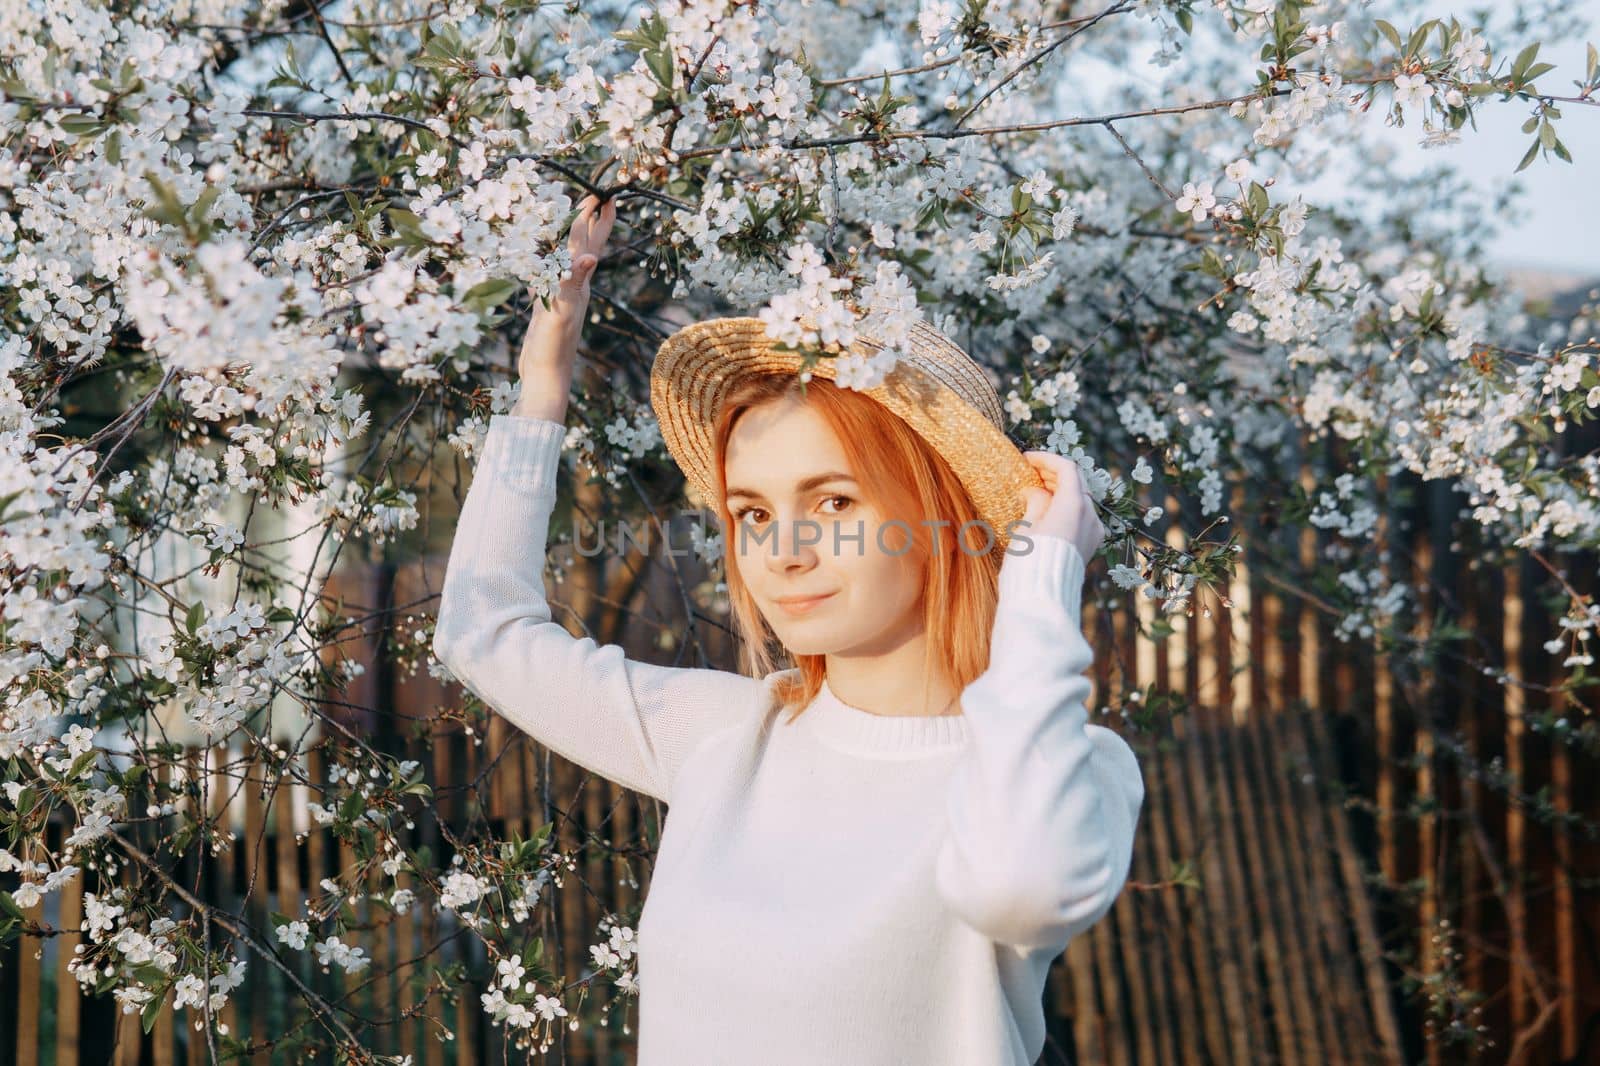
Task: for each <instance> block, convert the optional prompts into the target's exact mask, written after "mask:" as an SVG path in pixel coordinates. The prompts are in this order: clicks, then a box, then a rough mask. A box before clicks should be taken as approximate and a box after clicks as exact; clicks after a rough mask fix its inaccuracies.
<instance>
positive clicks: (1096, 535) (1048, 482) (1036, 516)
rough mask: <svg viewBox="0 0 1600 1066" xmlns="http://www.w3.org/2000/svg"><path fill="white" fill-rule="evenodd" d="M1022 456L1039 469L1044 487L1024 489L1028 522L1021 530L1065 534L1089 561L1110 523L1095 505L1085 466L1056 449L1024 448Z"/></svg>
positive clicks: (1086, 560)
mask: <svg viewBox="0 0 1600 1066" xmlns="http://www.w3.org/2000/svg"><path fill="white" fill-rule="evenodd" d="M1022 457H1023V458H1024V459H1026V460H1028V463H1029V465H1031V466H1032V467H1033V468H1034V469H1035V470H1037V471H1038V472H1039V478H1040V480H1042V481H1043V482H1044V488H1042V489H1037V488H1034V489H1024V490H1023V492H1022V495H1023V499H1024V500H1025V501H1026V503H1027V509H1026V511H1025V512H1024V513H1023V516H1022V517H1023V521H1024V522H1026V523H1027V525H1024V526H1019V527H1018V532H1021V533H1024V534H1027V535H1028V536H1033V535H1035V534H1045V535H1048V536H1055V537H1062V538H1064V539H1065V540H1068V541H1070V542H1071V543H1072V545H1073V546H1074V547H1075V548H1077V549H1078V554H1079V555H1082V556H1083V560H1084V562H1085V563H1087V562H1088V561H1089V560H1090V559H1092V558H1093V557H1094V553H1095V552H1096V551H1098V550H1099V549H1100V545H1101V544H1103V543H1105V539H1106V527H1105V526H1103V525H1102V524H1101V523H1100V515H1099V514H1098V513H1096V511H1095V509H1094V498H1093V497H1092V496H1091V495H1090V493H1089V486H1088V485H1087V484H1086V483H1085V482H1084V480H1083V471H1082V469H1080V468H1079V466H1078V464H1077V463H1075V462H1073V461H1072V460H1071V459H1066V458H1063V457H1062V456H1059V455H1057V454H1055V453H1054V452H1044V451H1034V452H1023V453H1022Z"/></svg>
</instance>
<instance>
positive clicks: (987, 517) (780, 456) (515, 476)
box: [434, 197, 1144, 1066]
mask: <svg viewBox="0 0 1600 1066" xmlns="http://www.w3.org/2000/svg"><path fill="white" fill-rule="evenodd" d="M614 203H615V202H614V201H609V202H607V203H606V204H605V205H603V206H600V205H598V204H597V202H596V200H595V198H594V197H589V198H588V199H586V200H585V201H584V202H583V204H582V205H581V209H580V211H579V215H578V217H577V220H576V221H575V223H574V225H573V230H572V236H571V249H572V253H573V256H572V261H573V264H574V265H573V271H572V277H571V278H570V279H568V280H567V281H565V282H564V283H563V285H562V288H561V291H560V294H559V295H558V297H557V298H556V299H555V300H554V301H553V303H552V305H551V306H550V308H549V309H548V310H543V311H541V312H540V313H539V314H538V315H537V316H536V317H535V320H534V322H533V324H532V325H531V326H530V330H529V335H528V339H527V342H526V343H525V345H524V347H523V351H522V356H521V366H520V372H521V375H522V391H521V395H520V397H519V399H518V402H517V405H516V407H515V408H514V409H513V411H512V412H511V413H510V414H508V415H495V416H493V417H492V419H491V423H490V429H489V433H488V437H487V439H486V441H485V444H484V447H483V450H482V454H481V457H480V458H479V459H478V462H477V470H476V472H475V476H474V479H473V483H472V487H471V489H470V491H469V492H468V494H467V498H466V501H465V504H464V506H463V509H462V512H461V516H460V520H459V524H458V527H457V532H456V536H455V542H454V545H453V546H452V549H451V554H450V560H449V564H448V567H447V571H446V577H445V584H444V591H443V598H442V602H441V604H440V609H439V620H438V626H437V630H436V635H435V638H434V649H435V651H436V653H437V655H438V657H439V659H440V661H441V662H443V663H444V664H445V666H446V667H447V668H448V669H449V670H450V672H451V673H452V674H453V675H455V677H457V678H458V679H460V681H461V682H462V683H463V684H464V685H466V686H467V687H468V688H469V689H471V690H472V691H473V692H475V693H476V694H477V695H478V696H479V697H480V698H482V699H483V700H484V701H485V702H486V703H487V704H489V705H490V706H492V707H493V708H495V710H497V711H498V712H499V713H500V714H502V715H504V716H505V717H506V718H507V719H508V720H510V721H511V722H512V723H513V724H515V725H516V726H517V727H518V728H520V729H522V730H524V731H526V732H527V733H529V734H530V735H532V736H533V737H535V738H536V739H537V740H539V741H540V742H542V743H543V744H545V745H546V746H548V747H549V748H551V749H552V750H554V751H556V752H558V753H560V754H562V755H564V756H566V757H567V758H569V759H571V760H573V761H574V762H577V763H579V764H581V765H583V766H585V767H588V768H589V769H591V770H593V771H594V772H596V773H599V774H601V775H603V776H605V777H607V778H610V779H612V780H614V781H617V782H620V783H621V784H623V785H626V786H628V787H629V788H633V789H636V790H638V791H640V792H644V793H647V794H649V795H651V796H655V797H657V798H659V799H661V800H664V801H666V802H668V803H669V804H670V808H671V809H670V814H669V816H668V818H667V820H666V823H665V826H664V829H663V833H662V839H661V845H660V850H659V854H658V856H657V860H656V865H655V868H654V873H653V876H652V880H651V885H650V888H649V892H648V896H647V899H646V903H645V907H644V911H643V913H642V916H641V918H640V923H639V929H638V934H637V935H638V959H639V983H640V993H639V994H640V1003H639V1012H640V1016H639V1038H638V1039H639V1058H638V1061H639V1062H640V1063H641V1064H642V1066H676V1064H689V1063H693V1064H696V1066H701V1064H720V1063H728V1064H738V1066H751V1064H774V1066H788V1064H794V1066H800V1064H804V1066H816V1064H823V1063H826V1064H861V1066H867V1064H874V1066H876V1064H885V1066H887V1064H891V1063H894V1064H900V1063H914V1064H919V1066H929V1064H942V1063H948V1064H951V1066H956V1064H959V1066H986V1064H1025V1063H1032V1062H1033V1061H1035V1059H1036V1058H1037V1057H1038V1055H1039V1053H1040V1051H1041V1049H1042V1047H1043V1045H1044V1038H1045V1030H1044V1014H1043V1009H1042V1004H1041V998H1042V992H1043V988H1044V981H1045V974H1046V972H1047V970H1048V969H1049V966H1050V963H1051V961H1052V960H1053V959H1054V958H1055V957H1056V956H1058V955H1059V954H1061V952H1062V950H1063V948H1064V947H1065V945H1066V943H1067V941H1068V940H1069V939H1071V938H1072V937H1073V936H1075V935H1076V934H1077V933H1079V932H1081V931H1082V930H1084V929H1086V928H1088V927H1089V926H1091V925H1093V924H1094V923H1095V922H1096V921H1098V920H1099V919H1100V918H1101V917H1102V916H1103V915H1104V914H1105V913H1106V911H1107V910H1109V909H1110V907H1111V905H1112V902H1113V901H1114V900H1115V899H1116V897H1117V895H1118V894H1119V892H1120V891H1121V889H1122V887H1123V884H1124V883H1125V881H1126V878H1127V874H1128V868H1129V863H1130V859H1131V855H1132V844H1133V832H1134V826H1135V824H1136V823H1137V820H1138V815H1139V809H1140V807H1141V805H1142V802H1143V798H1144V784H1143V780H1142V777H1141V775H1140V771H1139V766H1138V762H1137V760H1136V758H1135V757H1134V754H1133V752H1132V750H1131V749H1130V748H1129V747H1128V745H1127V743H1126V742H1124V741H1123V740H1122V739H1121V738H1120V737H1119V736H1118V735H1117V734H1115V733H1114V732H1112V731H1111V730H1109V729H1106V728H1104V727H1102V726H1097V725H1091V724H1089V723H1088V722H1087V709H1086V706H1085V700H1086V698H1087V696H1088V693H1089V680H1088V678H1087V677H1085V676H1084V674H1083V671H1084V670H1085V668H1087V667H1088V666H1089V664H1090V662H1091V659H1092V653H1091V650H1090V647H1089V645H1088V643H1087V641H1086V640H1085V639H1084V637H1083V633H1082V631H1081V628H1080V621H1079V608H1080V601H1081V594H1082V586H1083V574H1084V566H1085V560H1086V559H1087V558H1089V557H1090V556H1091V555H1093V553H1094V551H1095V549H1096V548H1097V547H1098V546H1099V544H1100V543H1101V541H1102V539H1103V537H1104V530H1103V528H1102V527H1101V525H1100V523H1099V520H1098V519H1097V518H1096V516H1095V512H1094V508H1093V501H1092V499H1091V498H1090V497H1089V494H1088V491H1087V490H1086V488H1085V486H1084V482H1083V480H1082V478H1081V476H1080V474H1079V472H1078V467H1077V465H1076V464H1075V463H1072V462H1070V461H1068V460H1065V459H1062V458H1061V457H1059V456H1054V455H1050V454H1047V453H1043V452H1030V453H1028V454H1027V455H1026V456H1023V455H1022V454H1021V453H1019V452H1018V451H1017V449H1016V448H1015V447H1014V446H1013V445H1011V444H1010V443H1009V442H1008V441H1007V440H1006V438H1005V437H1004V434H1003V432H1002V429H1001V418H1000V406H999V402H998V399H997V397H996V396H995V394H994V390H993V388H992V387H991V386H990V385H989V383H988V381H987V379H985V378H984V377H983V375H982V373H981V371H979V370H978V368H977V366H976V364H974V363H972V361H971V360H970V359H969V358H967V357H966V356H965V353H962V352H961V351H960V350H959V349H958V348H956V347H955V346H954V345H953V344H951V343H950V342H949V341H948V340H946V339H945V338H943V337H942V336H940V335H939V334H937V333H936V332H935V331H932V330H923V331H920V332H918V333H917V334H916V338H917V345H918V352H917V357H916V358H915V359H913V360H909V361H907V362H906V364H905V365H904V367H903V368H897V370H896V371H895V372H894V373H892V374H890V375H889V378H888V379H887V381H886V382H885V384H883V385H880V386H878V387H875V388H874V389H871V390H867V391H864V392H863V391H857V390H853V389H848V388H842V387H839V386H837V385H835V384H834V383H833V382H832V381H831V380H829V377H830V376H831V375H832V373H834V369H833V368H834V366H835V365H836V361H834V360H824V361H823V362H822V363H820V364H818V366H817V367H816V368H815V369H814V372H813V375H812V376H811V378H810V381H809V382H808V383H807V385H806V390H805V392H804V394H803V395H802V394H800V392H799V389H798V385H799V380H798V376H797V375H796V374H794V373H793V370H794V367H795V364H796V362H797V360H795V358H794V357H792V356H785V355H783V354H782V353H776V352H773V351H772V350H771V348H770V345H769V342H767V341H766V340H765V338H764V336H763V335H762V334H761V330H760V326H761V324H760V322H759V320H757V319H719V320H714V321H712V322H708V323H697V324H695V325H694V326H691V327H687V328H686V329H685V330H681V331H679V332H678V333H677V334H675V335H674V336H673V338H671V339H669V340H668V342H667V343H666V344H664V345H663V346H662V348H661V351H660V352H659V353H658V355H657V358H656V362H655V366H654V367H653V370H652V389H651V398H652V403H653V405H654V406H655V409H656V413H657V415H658V416H659V418H660V422H661V426H662V432H663V436H664V438H665V440H666V442H667V445H668V448H669V450H670V451H671V453H672V455H673V456H674V458H675V459H676V460H677V461H678V463H679V465H680V466H682V467H683V468H684V471H685V474H686V475H687V476H688V477H689V479H690V481H691V482H692V483H694V484H695V486H696V487H697V489H698V490H699V491H700V493H701V495H702V497H703V498H704V499H705V500H706V501H707V502H708V503H710V504H712V505H714V506H715V507H716V508H717V510H718V513H719V515H720V516H721V519H722V522H723V524H724V530H725V532H726V538H725V543H726V544H727V556H728V567H727V577H728V586H729V593H730V596H731V598H732V601H733V605H734V612H735V622H736V624H737V626H738V629H739V630H740V632H741V635H742V636H743V637H745V639H746V650H745V663H744V665H745V667H746V669H747V672H748V673H749V674H750V676H745V675H743V674H736V673H731V672H727V671H722V670H711V669H676V668H667V667H661V666H655V665H651V664H647V663H642V662H635V661H632V660H629V659H626V658H624V655H623V651H622V649H621V648H620V647H618V646H616V645H597V644H596V643H595V641H594V640H592V639H590V638H587V637H585V638H581V639H580V638H575V637H573V636H572V635H571V634H569V633H568V632H567V631H566V630H565V629H564V628H562V626H560V625H559V624H557V623H556V622H554V621H552V619H551V614H550V608H549V605H548V604H547V602H546V600H545V590H544V583H543V576H542V575H543V565H544V555H545V537H546V533H547V527H548V523H549V518H550V512H551V509H552V506H553V503H554V500H555V495H556V476H557V473H558V471H559V468H560V454H561V447H562V442H563V439H564V437H565V429H564V427H563V421H564V419H565V416H566V406H567V395H568V391H569V388H570V384H571V374H572V367H573V362H574V360H575V358H576V349H577V341H578V335H579V332H580V330H581V327H582V322H583V319H584V315H585V311H586V308H587V304H588V283H589V279H590V277H591V276H592V275H593V272H594V268H595V266H596V264H597V263H598V261H599V257H600V254H601V252H602V250H603V248H604V242H605V239H606V236H607V234H608V233H609V232H610V229H611V225H612V222H613V221H614V220H615V206H614ZM919 368H920V369H919ZM940 523H945V524H943V525H941V524H940ZM958 531H959V532H960V533H961V536H959V537H958V536H957V535H956V534H957V532H958ZM991 538H993V544H992V546H991V544H990V539H991ZM773 639H775V640H776V642H777V643H780V644H782V645H783V647H784V649H785V650H786V651H787V653H788V655H789V656H790V657H791V658H792V660H793V662H794V665H793V666H791V667H789V668H787V669H783V670H771V669H769V667H770V665H771V653H770V650H769V649H768V647H767V644H768V642H769V641H770V640H773Z"/></svg>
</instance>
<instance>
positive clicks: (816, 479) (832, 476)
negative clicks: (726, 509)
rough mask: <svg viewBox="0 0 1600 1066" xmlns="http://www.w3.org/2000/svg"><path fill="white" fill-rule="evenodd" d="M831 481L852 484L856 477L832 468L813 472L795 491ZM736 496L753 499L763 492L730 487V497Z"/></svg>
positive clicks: (806, 489) (804, 490)
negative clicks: (822, 471) (821, 471)
mask: <svg viewBox="0 0 1600 1066" xmlns="http://www.w3.org/2000/svg"><path fill="white" fill-rule="evenodd" d="M830 481H848V482H850V483H851V484H852V485H854V484H855V483H856V479H855V478H853V477H851V476H850V475H849V474H841V473H839V472H838V471H836V470H830V471H828V472H827V473H825V474H813V475H812V476H810V477H808V478H802V479H801V480H800V482H799V484H797V485H795V491H796V492H806V491H808V490H810V489H814V488H816V487H817V486H818V485H826V484H827V483H828V482H830ZM735 496H748V497H749V498H750V499H752V500H759V499H762V495H761V493H759V492H756V491H755V490H754V489H729V490H728V499H730V500H731V499H733V498H734V497H735Z"/></svg>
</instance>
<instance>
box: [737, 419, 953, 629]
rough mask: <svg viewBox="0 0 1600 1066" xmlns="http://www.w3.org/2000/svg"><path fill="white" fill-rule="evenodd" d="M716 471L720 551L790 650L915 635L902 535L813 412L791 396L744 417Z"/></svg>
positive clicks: (912, 589)
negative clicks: (721, 510)
mask: <svg viewBox="0 0 1600 1066" xmlns="http://www.w3.org/2000/svg"><path fill="white" fill-rule="evenodd" d="M724 472H725V473H726V475H727V485H728V510H729V511H730V512H731V513H732V515H733V521H734V525H733V527H732V528H731V529H730V530H729V531H728V535H727V538H726V540H727V543H728V554H729V556H730V557H731V558H733V559H734V560H735V565H737V566H738V568H739V574H740V576H741V577H743V579H744V582H745V585H746V586H747V587H748V588H749V589H750V594H751V595H752V596H754V597H755V601H756V604H757V605H758V606H759V607H760V609H761V613H762V615H763V616H764V617H765V618H766V620H767V623H768V624H769V625H771V626H772V630H773V632H774V633H776V634H777V636H778V639H779V640H781V641H782V642H783V646H784V647H785V648H787V649H788V650H789V652H790V653H791V654H795V655H826V654H834V655H849V654H853V655H870V654H879V653H882V652H885V651H889V650H891V649H893V648H896V647H898V646H900V645H901V644H903V643H904V642H905V641H906V640H908V639H910V638H911V637H913V636H915V635H916V634H917V633H918V632H920V631H921V629H922V617H921V611H920V601H921V596H922V580H923V579H922V573H921V570H922V568H921V567H920V566H919V565H917V564H916V563H915V562H914V561H913V559H912V555H911V552H910V551H909V550H907V549H905V546H906V545H907V543H908V537H907V532H908V531H907V530H906V529H905V527H904V526H900V525H891V526H888V527H884V526H883V522H884V519H883V517H882V516H881V515H880V514H879V513H878V512H877V511H875V510H874V509H873V507H872V505H871V504H869V503H868V502H867V501H866V500H865V499H863V497H862V490H861V486H860V485H858V484H857V483H856V482H855V480H854V474H855V472H854V471H853V470H851V468H850V465H849V464H848V463H847V462H846V460H845V455H844V449H843V448H842V447H841V446H840V444H839V439H838V438H837V437H836V436H835V435H834V433H833V430H832V429H831V428H830V427H829V426H828V424H827V422H826V421H824V420H823V418H822V417H821V416H820V415H818V414H817V413H816V412H815V411H813V410H812V409H811V408H810V407H808V406H806V405H805V404H804V403H802V402H799V401H796V400H783V401H777V402H774V403H768V404H764V405H762V406H760V407H756V408H752V409H751V410H749V411H746V412H745V413H744V415H742V416H741V417H740V419H739V421H738V423H737V424H736V425H735V426H734V430H733V433H732V435H731V437H730V439H729V441H728V453H727V456H726V460H725V466H724ZM880 531H881V534H882V535H881V537H880ZM897 552H898V554H896V553H897ZM814 596H824V597H825V598H823V599H819V600H815V601H813V602H810V603H796V604H786V603H784V602H783V601H785V600H789V599H791V598H794V597H814Z"/></svg>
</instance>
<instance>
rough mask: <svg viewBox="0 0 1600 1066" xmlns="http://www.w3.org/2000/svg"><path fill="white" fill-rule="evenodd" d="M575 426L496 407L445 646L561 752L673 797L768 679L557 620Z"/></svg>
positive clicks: (496, 704)
mask: <svg viewBox="0 0 1600 1066" xmlns="http://www.w3.org/2000/svg"><path fill="white" fill-rule="evenodd" d="M565 437H566V429H565V427H563V426H562V425H561V424H559V423H557V422H552V421H549V420H547V419H540V418H525V417H519V416H516V415H494V416H493V417H492V418H491V419H490V423H489V434H488V437H487V438H486V440H485V442H484V446H483V453H482V455H481V457H480V458H479V459H478V463H477V468H476V470H475V472H474V474H473V479H472V487H471V488H470V489H469V490H468V492H467V497H466V501H465V502H464V504H463V505H462V509H461V516H460V519H459V520H458V522H457V525H456V533H455V539H454V541H453V543H452V544H451V547H450V560H449V563H448V564H447V566H446V569H445V579H444V592H443V595H442V597H441V599H440V603H439V619H438V623H437V626H436V627H435V630H434V637H433V650H434V654H435V655H436V656H437V657H438V659H439V661H440V662H441V663H443V664H444V665H445V668H446V669H448V670H449V671H450V673H451V674H452V675H454V676H455V677H456V678H457V679H458V680H459V681H460V682H461V683H462V684H463V685H465V686H466V687H467V688H468V689H469V690H471V691H472V692H473V693H475V694H476V695H477V696H478V697H479V698H480V699H482V700H483V701H484V702H485V703H487V704H488V705H489V706H490V707H492V708H493V709H494V710H495V711H497V712H499V713H500V714H501V715H503V716H504V717H505V718H506V719H507V720H508V721H510V722H511V723H512V724H513V725H515V726H516V727H517V728H518V729H521V730H522V731H523V732H525V733H527V734H529V735H530V736H532V737H533V738H534V739H536V740H538V741H539V742H540V743H542V744H544V745H545V746H546V747H548V748H550V749H551V750H552V751H555V752H556V753H558V754H560V755H562V756H564V757H566V758H568V759H571V760H572V761H573V762H575V763H578V764H579V765H580V766H584V767H587V768H588V769H590V770H593V771H594V772H595V773H597V774H600V775H601V776H602V777H606V778H609V779H610V780H612V781H616V782H618V783H619V784H622V785H624V786H626V787H628V788H631V789H634V790H636V791H639V792H643V793H646V794H648V795H651V796H655V797H656V798H658V799H661V800H666V801H668V802H670V800H671V792H672V786H673V782H674V781H675V779H676V777H677V770H678V767H679V766H680V765H682V763H683V760H684V758H685V757H686V756H687V755H688V753H689V752H690V751H691V750H692V749H693V748H694V746H695V745H696V744H698V743H699V742H700V740H702V739H704V738H705V737H706V736H708V735H709V734H710V733H712V732H715V731H716V730H718V729H721V728H723V727H725V726H729V725H732V724H734V723H735V722H737V721H739V720H741V719H742V718H744V717H746V716H748V715H751V714H755V713H758V707H757V701H758V698H759V696H760V693H761V691H762V688H763V686H762V684H761V682H760V681H757V680H755V679H753V678H748V677H744V676H742V675H740V674H735V673H731V672H729V671H726V670H712V669H685V668H673V667H664V666H654V665H651V664H649V663H643V662H638V661H636V660H632V659H628V658H625V657H624V654H623V650H622V648H621V647H620V646H618V645H616V644H604V645H601V644H597V643H596V642H595V641H594V639H593V638H591V637H582V638H578V637H574V636H573V635H572V634H571V633H569V632H567V630H566V629H565V628H564V627H563V626H562V625H560V624H559V623H557V622H555V621H553V620H552V619H551V613H550V606H549V603H548V602H547V600H546V599H545V587H544V565H545V544H546V536H547V533H548V527H549V522H550V512H551V510H552V508H553V507H554V504H555V497H556V475H557V472H558V470H559V469H560V458H561V444H562V441H563V440H564V439H565Z"/></svg>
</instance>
